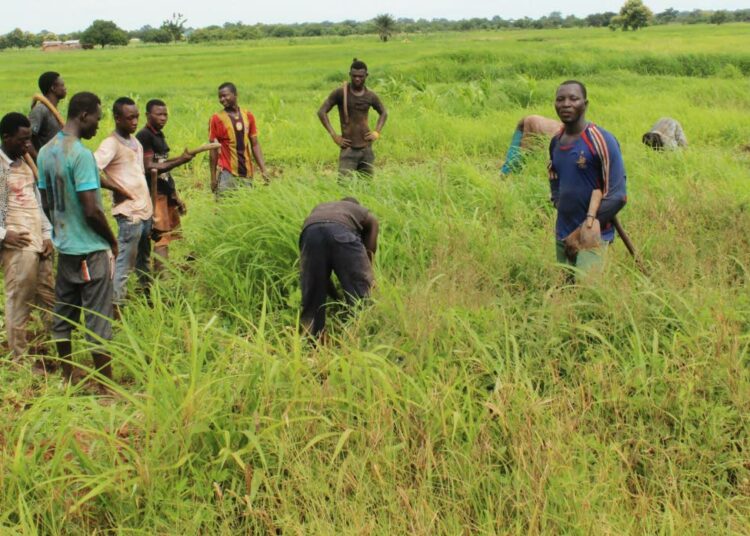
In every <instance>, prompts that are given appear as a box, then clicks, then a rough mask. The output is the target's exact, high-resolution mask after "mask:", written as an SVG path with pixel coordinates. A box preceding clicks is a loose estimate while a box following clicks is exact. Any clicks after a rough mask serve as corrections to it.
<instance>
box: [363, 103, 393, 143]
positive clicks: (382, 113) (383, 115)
mask: <svg viewBox="0 0 750 536" xmlns="http://www.w3.org/2000/svg"><path fill="white" fill-rule="evenodd" d="M371 106H372V107H373V109H374V110H375V111H376V112H378V122H377V124H376V125H375V130H371V131H370V132H368V133H367V134H365V140H367V141H371V142H372V141H376V140H378V139H379V138H380V131H381V130H383V127H384V126H385V122H386V120H387V119H388V110H386V109H385V106H383V103H382V102H380V98H378V96H377V95H375V94H373V99H372V104H371Z"/></svg>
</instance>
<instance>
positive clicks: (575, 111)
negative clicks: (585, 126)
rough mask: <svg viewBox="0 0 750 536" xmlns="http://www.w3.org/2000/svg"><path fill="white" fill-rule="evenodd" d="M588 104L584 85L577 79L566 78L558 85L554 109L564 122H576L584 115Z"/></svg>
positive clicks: (567, 123)
mask: <svg viewBox="0 0 750 536" xmlns="http://www.w3.org/2000/svg"><path fill="white" fill-rule="evenodd" d="M588 105H589V101H588V97H587V95H586V86H584V85H583V84H582V83H581V82H579V81H578V80H566V81H565V82H563V83H562V84H560V85H559V86H558V88H557V93H556V94H555V111H556V112H557V116H558V117H559V118H560V121H562V122H563V123H564V124H566V125H570V124H573V123H576V122H577V121H578V120H579V119H581V118H582V117H584V116H585V115H586V108H588Z"/></svg>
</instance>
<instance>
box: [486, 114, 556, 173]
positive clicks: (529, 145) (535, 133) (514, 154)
mask: <svg viewBox="0 0 750 536" xmlns="http://www.w3.org/2000/svg"><path fill="white" fill-rule="evenodd" d="M562 127H563V124H562V123H561V122H560V121H557V120H556V119H549V118H547V117H543V116H541V115H527V116H525V117H522V118H521V120H520V121H519V122H518V124H517V125H516V130H515V131H514V132H513V138H512V139H511V141H510V147H508V153H507V155H506V156H505V163H504V164H503V167H502V169H501V170H500V173H502V174H503V175H509V174H510V173H512V172H514V171H518V170H520V169H521V167H522V166H523V160H524V153H525V152H526V151H530V150H532V149H534V147H535V146H536V145H539V146H540V147H541V146H542V144H539V143H537V142H539V141H540V140H546V141H547V142H548V141H549V139H550V138H551V137H552V136H554V135H555V134H557V133H558V132H560V130H561V129H562Z"/></svg>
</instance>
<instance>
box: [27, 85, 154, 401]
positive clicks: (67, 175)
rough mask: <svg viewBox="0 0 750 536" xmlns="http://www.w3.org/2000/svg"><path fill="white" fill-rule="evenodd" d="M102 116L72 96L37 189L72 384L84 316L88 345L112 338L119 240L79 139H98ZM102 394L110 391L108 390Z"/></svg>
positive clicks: (88, 96) (96, 106) (97, 361)
mask: <svg viewBox="0 0 750 536" xmlns="http://www.w3.org/2000/svg"><path fill="white" fill-rule="evenodd" d="M101 114H102V110H101V102H100V100H99V98H98V97H97V96H96V95H94V94H93V93H78V94H76V95H74V96H73V98H72V99H71V100H70V105H69V107H68V118H67V121H66V123H65V127H64V128H63V130H62V131H61V132H59V133H58V134H57V135H55V137H54V138H53V139H52V141H50V142H49V143H48V144H47V145H45V146H44V147H42V149H41V151H39V157H38V163H39V189H40V190H41V191H42V202H43V204H44V208H45V211H46V212H47V214H48V215H49V216H50V220H51V221H52V241H53V243H54V245H55V247H56V248H57V250H58V252H59V255H58V265H57V278H56V280H55V311H54V312H55V319H54V321H53V324H52V336H53V338H54V339H55V341H56V343H57V351H58V353H59V354H60V357H61V358H62V359H63V360H64V361H63V364H62V367H63V377H64V378H65V379H67V380H69V381H70V380H72V379H73V377H74V373H73V367H72V364H71V363H70V358H71V353H72V345H71V333H72V330H73V327H74V326H75V324H77V323H78V322H79V320H80V317H81V310H83V311H84V316H85V323H86V330H87V333H86V338H87V339H88V340H89V341H90V342H92V343H100V342H101V341H106V340H109V339H111V338H112V324H111V318H112V277H113V266H112V264H113V262H112V259H113V255H114V256H116V255H117V240H116V239H115V236H114V234H113V233H112V230H111V229H110V227H109V224H108V223H107V218H106V216H105V215H104V210H103V208H102V198H101V183H100V181H99V170H98V169H97V166H96V161H95V160H94V155H93V154H92V153H91V151H89V150H88V149H86V147H84V146H83V144H82V143H81V138H83V139H91V138H92V137H94V135H95V134H96V131H97V128H98V127H99V120H100V119H101ZM141 180H142V179H141ZM92 357H93V360H94V366H95V367H96V369H97V370H98V371H99V373H100V374H102V375H103V376H104V377H106V378H108V379H112V366H111V363H110V361H111V358H110V357H109V355H107V354H106V353H104V351H103V350H101V349H99V348H98V347H97V348H96V349H94V350H93V351H92ZM100 389H101V390H102V391H106V389H105V388H104V386H100Z"/></svg>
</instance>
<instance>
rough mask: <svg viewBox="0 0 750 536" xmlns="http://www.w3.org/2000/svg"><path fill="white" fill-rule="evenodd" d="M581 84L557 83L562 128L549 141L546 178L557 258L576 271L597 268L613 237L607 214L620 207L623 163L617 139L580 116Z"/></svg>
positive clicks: (584, 99)
mask: <svg viewBox="0 0 750 536" xmlns="http://www.w3.org/2000/svg"><path fill="white" fill-rule="evenodd" d="M587 107H588V99H587V95H586V87H585V86H584V85H583V84H582V83H581V82H578V81H576V80H568V81H566V82H563V83H562V84H561V85H560V86H559V87H558V88H557V93H556V96H555V110H556V111H557V115H558V117H559V118H560V121H562V123H563V125H564V126H563V130H562V131H561V132H560V134H558V135H557V136H555V137H553V138H552V141H551V142H550V148H549V152H550V162H549V166H548V169H549V179H550V190H551V193H552V196H551V197H552V202H553V203H554V205H555V207H556V208H557V223H556V225H555V238H556V240H557V244H556V246H557V247H556V251H557V260H558V262H560V263H563V264H566V265H569V266H572V267H575V268H577V269H578V270H579V271H580V272H584V273H585V272H588V271H591V270H592V269H594V270H599V269H601V266H602V264H603V260H604V253H605V251H606V249H607V246H608V245H609V244H610V243H611V242H612V240H613V239H614V233H615V231H614V228H613V226H612V218H613V217H614V216H615V215H616V214H617V212H619V210H620V209H621V208H622V207H623V206H625V203H626V201H627V193H626V189H625V182H626V179H625V167H624V165H623V161H622V153H621V152H620V144H619V143H618V142H617V139H615V137H614V136H613V135H612V134H610V133H609V132H607V131H606V130H604V129H603V128H601V127H598V126H596V125H594V124H593V123H589V122H588V121H587V120H586V109H587Z"/></svg>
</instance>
